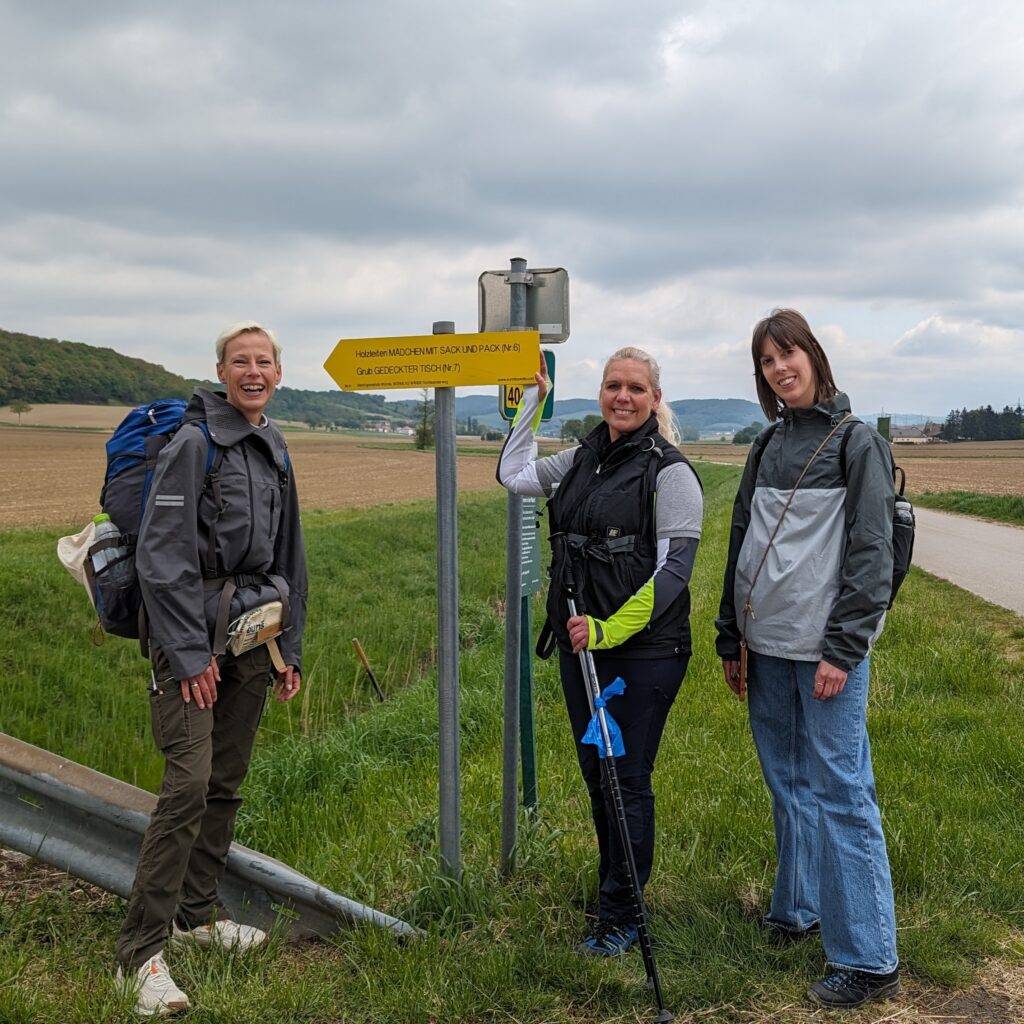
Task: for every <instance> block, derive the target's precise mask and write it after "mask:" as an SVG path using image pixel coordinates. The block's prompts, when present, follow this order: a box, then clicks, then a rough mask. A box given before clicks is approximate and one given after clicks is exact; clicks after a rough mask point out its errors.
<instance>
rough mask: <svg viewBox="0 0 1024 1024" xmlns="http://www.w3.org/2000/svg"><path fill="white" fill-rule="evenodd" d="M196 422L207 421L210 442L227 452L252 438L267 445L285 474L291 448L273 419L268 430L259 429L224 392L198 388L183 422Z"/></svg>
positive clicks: (190, 400)
mask: <svg viewBox="0 0 1024 1024" xmlns="http://www.w3.org/2000/svg"><path fill="white" fill-rule="evenodd" d="M192 420H206V425H207V427H208V428H209V431H210V439H211V440H213V441H215V442H216V443H217V444H219V445H222V446H223V447H225V448H230V447H231V446H232V445H235V444H238V442H239V441H242V440H244V439H245V438H246V437H249V436H252V437H253V438H254V439H256V440H257V441H259V442H260V443H262V444H263V445H265V447H266V448H267V451H268V452H269V453H270V454H271V456H272V457H273V459H274V463H275V465H276V466H277V468H278V469H279V470H281V471H282V472H283V471H284V469H285V457H284V452H285V448H286V447H287V445H286V444H285V441H284V437H283V436H282V435H281V432H280V430H278V428H277V425H276V424H275V423H274V422H273V420H271V419H270V418H269V417H268V418H267V425H266V426H265V427H257V426H255V425H254V424H252V423H250V422H249V421H248V420H247V419H246V418H245V417H244V416H243V415H242V414H241V413H240V412H239V411H238V410H237V409H236V408H235V407H234V406H233V405H232V404H231V403H230V402H229V401H228V399H227V395H226V394H225V393H224V392H223V391H209V390H207V389H206V388H196V390H195V393H194V394H193V395H192V398H191V399H189V403H188V406H187V407H186V409H185V416H184V419H183V422H185V423H189V422H191V421H192Z"/></svg>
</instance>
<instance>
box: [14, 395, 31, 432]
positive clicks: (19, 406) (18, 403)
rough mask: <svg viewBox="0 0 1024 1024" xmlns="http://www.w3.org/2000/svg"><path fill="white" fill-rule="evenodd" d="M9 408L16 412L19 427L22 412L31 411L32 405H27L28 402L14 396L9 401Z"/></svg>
mask: <svg viewBox="0 0 1024 1024" xmlns="http://www.w3.org/2000/svg"><path fill="white" fill-rule="evenodd" d="M10 408H11V412H13V413H15V414H17V417H18V426H19V427H20V426H21V417H22V414H23V413H26V412H31V411H32V406H31V405H29V404H28V402H23V401H22V400H21V399H20V398H16V399H15V400H14V401H13V402H11V406H10Z"/></svg>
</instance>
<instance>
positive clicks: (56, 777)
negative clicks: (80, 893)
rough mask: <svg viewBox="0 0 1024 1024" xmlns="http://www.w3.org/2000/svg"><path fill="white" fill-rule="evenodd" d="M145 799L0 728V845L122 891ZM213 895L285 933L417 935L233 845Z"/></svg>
mask: <svg viewBox="0 0 1024 1024" xmlns="http://www.w3.org/2000/svg"><path fill="white" fill-rule="evenodd" d="M155 806H156V797H155V796H154V795H153V794H152V793H147V792H146V791H145V790H142V789H137V788H136V787H135V786H130V785H128V783H126V782H121V781H119V780H118V779H112V778H111V777H110V776H109V775H103V774H101V773H100V772H96V771H93V770H92V769H91V768H86V767H85V766H84V765H80V764H76V763H75V762H74V761H69V760H67V759H66V758H63V757H59V756H57V755H56V754H52V753H50V752H49V751H48V750H43V749H42V748H40V747H34V746H32V745H31V744H29V743H23V742H22V741H21V740H17V739H15V738H14V737H13V736H6V735H4V734H3V733H0V846H4V847H7V848H8V849H11V850H17V851H18V852H20V853H24V854H28V855H29V856H30V857H34V858H36V859H37V860H39V861H42V862H43V863H44V864H49V865H50V866H51V867H55V868H59V869H60V870H61V871H66V872H67V873H68V874H70V875H74V876H75V877H77V878H81V879H84V880H85V881H87V882H91V883H92V884H93V885H98V886H99V887H100V888H102V889H106V890H107V891H108V892H112V893H115V894H116V895H118V896H123V897H126V898H127V896H128V895H129V893H130V892H131V887H132V881H133V880H134V878H135V868H136V865H137V863H138V856H139V848H140V846H141V844H142V835H143V833H144V832H145V831H146V826H147V825H148V824H149V816H150V814H151V812H152V811H153V808H154V807H155ZM219 894H220V897H221V899H222V900H223V901H224V903H225V905H226V906H227V908H228V910H229V911H230V912H231V915H232V918H233V919H234V920H236V921H239V922H242V923H245V924H252V925H256V926H257V927H260V928H263V929H264V930H269V929H271V928H282V927H283V928H285V929H286V930H287V932H288V934H289V935H290V936H292V937H294V938H302V937H308V936H313V935H321V936H325V935H330V934H331V933H333V932H335V931H337V930H338V929H339V928H341V927H344V926H346V925H356V924H370V925H374V926H376V927H378V928H387V929H389V930H390V931H392V932H394V934H395V935H397V936H399V937H401V938H414V937H416V936H418V935H420V934H422V933H421V932H420V931H419V929H417V928H414V927H413V926H412V925H409V924H407V923H406V922H405V921H400V920H399V919H398V918H395V917H389V916H388V915H387V914H382V913H380V911H377V910H374V909H372V908H371V907H367V906H364V905H363V904H361V903H356V902H355V901H354V900H350V899H347V898H346V897H344V896H340V895H339V894H338V893H336V892H332V891H331V890H330V889H325V888H324V887H323V886H322V885H318V884H317V883H316V882H314V881H312V880H311V879H309V878H307V877H306V876H305V875H302V874H300V873H299V872H298V871H295V870H294V869H293V868H290V867H289V866H288V865H287V864H283V863H281V861H279V860H275V859H274V858H273V857H268V856H266V855H265V854H262V853H257V852H256V851H255V850H250V849H249V848H248V847H245V846H241V845H239V844H238V843H232V844H231V849H230V851H229V853H228V864H227V873H226V875H225V878H224V881H223V883H222V884H221V888H220V890H219Z"/></svg>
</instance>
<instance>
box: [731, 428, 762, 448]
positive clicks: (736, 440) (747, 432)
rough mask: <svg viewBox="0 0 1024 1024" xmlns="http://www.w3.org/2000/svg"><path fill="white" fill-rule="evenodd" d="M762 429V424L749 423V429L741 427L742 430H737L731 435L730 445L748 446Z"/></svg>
mask: <svg viewBox="0 0 1024 1024" xmlns="http://www.w3.org/2000/svg"><path fill="white" fill-rule="evenodd" d="M763 429H764V424H763V423H751V424H750V426H749V427H743V429H742V430H737V431H736V433H735V434H733V435H732V443H733V444H750V442H751V441H753V440H754V438H755V437H757V435H758V434H760V433H761V431H762V430H763Z"/></svg>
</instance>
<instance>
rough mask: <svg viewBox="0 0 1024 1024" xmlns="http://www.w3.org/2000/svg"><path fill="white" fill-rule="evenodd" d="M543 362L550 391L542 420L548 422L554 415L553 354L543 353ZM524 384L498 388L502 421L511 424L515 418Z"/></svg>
mask: <svg viewBox="0 0 1024 1024" xmlns="http://www.w3.org/2000/svg"><path fill="white" fill-rule="evenodd" d="M544 362H545V363H547V366H548V379H549V380H550V381H551V390H550V391H549V392H548V397H547V398H546V399H545V401H544V412H543V413H542V414H541V419H542V420H549V419H551V417H552V416H553V415H554V414H555V353H554V352H545V353H544ZM525 386H526V385H525V384H502V385H501V387H500V388H498V412H499V413H501V418H502V419H503V420H508V421H509V422H511V421H512V420H514V419H515V418H516V409H518V408H519V403H520V402H521V401H522V400H523V388H524V387H525Z"/></svg>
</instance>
